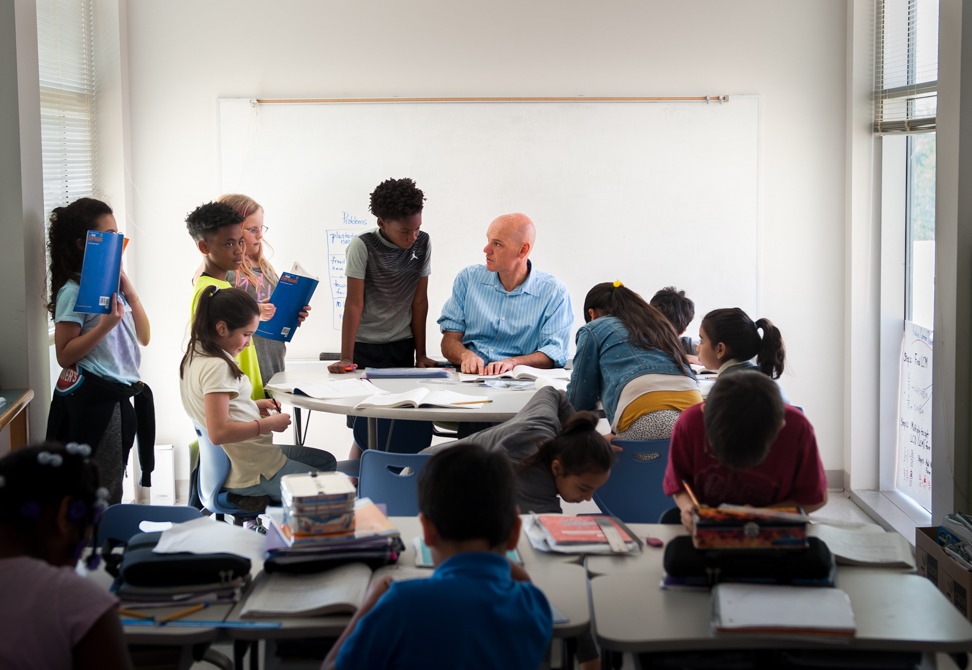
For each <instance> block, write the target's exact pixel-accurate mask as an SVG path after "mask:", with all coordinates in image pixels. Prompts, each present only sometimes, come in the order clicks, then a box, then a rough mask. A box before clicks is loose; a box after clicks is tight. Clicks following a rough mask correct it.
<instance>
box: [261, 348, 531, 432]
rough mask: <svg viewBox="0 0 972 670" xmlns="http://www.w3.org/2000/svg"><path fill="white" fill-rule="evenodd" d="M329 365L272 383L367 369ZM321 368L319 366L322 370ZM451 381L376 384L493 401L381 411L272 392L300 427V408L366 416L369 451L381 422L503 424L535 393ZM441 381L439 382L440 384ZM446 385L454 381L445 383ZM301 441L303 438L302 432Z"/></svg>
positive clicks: (334, 377)
mask: <svg viewBox="0 0 972 670" xmlns="http://www.w3.org/2000/svg"><path fill="white" fill-rule="evenodd" d="M327 365H328V363H327V362H320V363H319V364H317V365H313V366H302V367H301V368H300V369H296V370H285V371H283V372H278V373H277V374H275V375H274V376H273V378H272V379H271V380H270V382H269V383H272V384H293V383H298V382H302V381H341V380H343V379H354V378H358V379H360V378H361V377H362V375H363V374H364V370H356V371H354V372H348V373H345V374H343V375H342V374H331V373H330V372H328V371H327ZM318 366H319V367H318ZM450 375H451V376H450V378H449V379H376V380H373V382H372V383H373V384H374V385H375V386H377V387H378V388H380V389H382V390H384V391H388V392H389V393H404V392H406V391H414V390H415V389H417V388H419V387H424V388H427V389H429V390H430V391H437V390H449V391H455V392H457V393H465V394H467V395H473V396H484V397H486V398H489V399H490V400H492V402H491V403H488V404H486V405H483V406H482V408H480V409H470V408H459V407H457V408H455V409H444V408H436V407H421V408H414V407H385V408H377V409H354V406H355V405H357V404H358V403H359V402H361V401H362V400H364V398H362V397H356V398H334V399H323V400H317V399H315V398H310V397H307V396H303V395H295V394H293V393H284V392H281V391H274V390H269V393H271V394H272V395H273V397H274V398H275V399H276V400H277V401H278V402H280V403H283V404H286V405H291V406H292V407H295V408H296V409H297V411H296V412H295V414H294V423H295V424H297V425H300V414H299V410H300V409H307V410H311V411H314V412H329V413H331V414H349V415H351V416H363V417H367V419H368V448H369V449H377V448H378V442H377V439H378V438H377V435H378V419H402V420H406V421H408V420H411V421H453V422H455V421H459V422H465V421H473V422H475V421H480V422H495V423H502V422H503V421H509V420H510V419H512V418H513V417H514V416H516V414H517V412H519V411H520V410H521V409H523V407H524V405H526V404H527V402H528V401H529V400H530V398H532V397H533V393H534V392H533V390H532V389H530V390H524V391H514V390H507V389H494V388H490V387H488V386H477V385H475V384H459V383H458V381H459V377H458V374H457V373H456V372H454V371H453V372H450ZM436 382H439V383H436ZM442 382H453V383H450V384H445V383H442ZM297 437H298V442H299V441H301V440H302V439H303V438H302V436H301V435H300V434H299V432H298V436H297Z"/></svg>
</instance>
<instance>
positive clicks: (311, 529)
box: [280, 472, 355, 536]
mask: <svg viewBox="0 0 972 670" xmlns="http://www.w3.org/2000/svg"><path fill="white" fill-rule="evenodd" d="M354 497H355V488H354V484H352V483H351V479H350V478H349V477H348V476H347V475H346V474H344V473H343V472H311V473H308V474H300V475H286V476H284V477H283V478H282V479H281V481H280V499H281V502H283V523H284V525H285V526H287V527H289V528H290V530H291V532H292V533H293V534H295V535H311V536H313V535H326V534H330V533H341V532H343V531H346V530H348V529H349V528H351V526H352V524H353V523H354Z"/></svg>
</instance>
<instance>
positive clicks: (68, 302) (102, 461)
mask: <svg viewBox="0 0 972 670" xmlns="http://www.w3.org/2000/svg"><path fill="white" fill-rule="evenodd" d="M91 230H94V231H100V232H104V233H117V232H118V224H117V223H116V222H115V217H114V216H113V214H112V211H111V207H109V206H108V205H107V204H105V203H103V202H101V201H100V200H95V199H94V198H80V199H79V200H75V201H74V202H72V203H71V204H70V205H68V206H66V207H55V208H54V210H53V211H52V212H51V219H50V229H49V233H48V235H49V237H48V244H47V249H48V253H49V254H50V259H51V260H50V273H51V292H50V302H49V303H48V310H49V311H50V314H51V318H52V319H53V321H54V349H55V352H56V354H57V363H58V365H60V366H61V368H62V370H61V374H60V377H59V378H58V381H57V385H56V387H55V389H54V397H53V398H52V400H51V412H50V415H49V417H48V421H47V439H48V440H56V441H59V442H81V443H86V444H90V445H92V447H93V449H94V453H93V456H92V458H93V459H94V461H95V462H96V463H97V464H98V467H99V468H101V475H102V482H103V484H104V486H105V487H106V488H107V489H108V491H109V498H108V500H109V502H110V503H111V504H116V503H119V502H121V496H122V478H123V477H124V472H125V464H126V463H127V461H128V453H129V451H130V450H131V448H132V445H133V444H134V441H135V436H136V434H137V435H138V444H139V462H140V463H141V466H142V471H143V477H142V481H141V485H142V486H151V472H152V469H153V467H154V463H155V460H154V459H155V454H154V449H155V406H154V402H153V400H152V392H151V389H149V388H148V386H146V385H145V384H143V383H142V382H141V380H140V378H139V372H138V367H139V364H140V363H141V351H140V350H139V345H141V346H143V347H144V346H147V345H148V343H149V338H150V328H149V320H148V316H147V315H146V314H145V308H144V307H143V306H142V302H141V300H139V297H138V294H137V293H136V291H135V287H134V286H133V285H132V282H131V280H130V279H129V278H128V275H126V274H125V271H124V270H122V271H121V279H120V281H119V290H118V293H115V294H114V295H113V296H112V302H111V312H109V313H108V314H89V313H86V312H76V311H75V309H74V308H75V302H76V301H77V297H78V291H79V289H80V274H81V268H82V266H83V263H84V249H85V239H86V238H87V234H88V231H91ZM130 399H133V400H134V403H135V407H134V408H133V407H132V400H130Z"/></svg>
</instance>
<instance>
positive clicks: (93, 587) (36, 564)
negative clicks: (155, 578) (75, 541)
mask: <svg viewBox="0 0 972 670" xmlns="http://www.w3.org/2000/svg"><path fill="white" fill-rule="evenodd" d="M117 604H118V598H116V597H115V596H113V595H112V594H110V593H108V591H106V590H105V589H103V588H102V587H101V586H99V585H98V584H97V583H95V582H94V581H92V580H88V579H85V578H83V577H80V576H78V575H77V574H76V573H75V572H74V571H73V570H72V569H71V568H55V567H54V566H53V565H51V564H50V563H47V562H46V561H41V560H38V559H36V558H30V557H28V556H16V557H14V558H3V559H0V630H2V631H3V639H4V643H3V644H0V668H17V670H28V669H33V668H37V669H38V670H41V669H43V670H59V669H61V668H63V669H64V670H70V669H71V668H73V667H74V661H73V657H72V653H73V650H74V647H75V646H76V645H77V644H78V642H80V641H81V640H82V639H83V638H84V636H85V635H87V634H88V631H90V630H91V627H92V626H93V625H94V624H95V622H96V621H98V619H100V618H101V617H102V616H104V614H105V612H107V611H108V610H110V609H111V608H112V607H115V606H116V605H117Z"/></svg>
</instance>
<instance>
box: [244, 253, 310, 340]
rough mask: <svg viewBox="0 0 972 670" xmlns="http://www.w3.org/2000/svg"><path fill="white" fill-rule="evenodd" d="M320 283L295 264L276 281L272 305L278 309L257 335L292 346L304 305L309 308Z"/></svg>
mask: <svg viewBox="0 0 972 670" xmlns="http://www.w3.org/2000/svg"><path fill="white" fill-rule="evenodd" d="M317 284H318V279H317V277H314V276H312V275H311V274H310V273H309V272H307V270H305V269H304V268H303V267H301V265H300V263H297V262H296V261H295V262H294V267H293V268H292V269H291V271H290V272H284V273H283V274H281V275H280V279H279V280H278V281H277V286H276V288H274V289H273V295H271V296H270V303H271V304H272V305H274V306H275V307H276V308H277V311H276V312H275V313H274V315H273V317H272V318H271V319H270V320H269V321H261V322H260V326H259V328H257V335H259V336H260V337H265V338H267V339H270V340H280V341H282V342H290V340H292V339H293V338H294V331H296V330H297V325H298V323H299V321H298V320H297V319H298V317H299V316H300V312H302V311H303V310H304V305H308V304H310V300H311V297H313V295H314V291H316V290H317Z"/></svg>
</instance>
